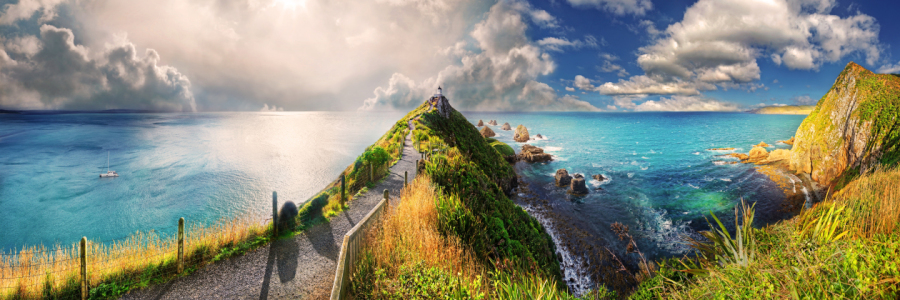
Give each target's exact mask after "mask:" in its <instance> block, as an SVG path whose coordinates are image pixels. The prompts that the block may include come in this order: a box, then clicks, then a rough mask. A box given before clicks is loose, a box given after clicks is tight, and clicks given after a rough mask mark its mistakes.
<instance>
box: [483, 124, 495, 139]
mask: <svg viewBox="0 0 900 300" xmlns="http://www.w3.org/2000/svg"><path fill="white" fill-rule="evenodd" d="M479 133H481V136H482V137H486V138H489V137H493V136H495V135H497V134H496V133H494V131H493V130H491V128H490V127H487V126H484V127H481V131H479Z"/></svg>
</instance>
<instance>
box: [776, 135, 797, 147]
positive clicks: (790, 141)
mask: <svg viewBox="0 0 900 300" xmlns="http://www.w3.org/2000/svg"><path fill="white" fill-rule="evenodd" d="M779 142H782V143H785V144H788V145H792V146H793V145H794V137H791V139H789V140H784V141H779Z"/></svg>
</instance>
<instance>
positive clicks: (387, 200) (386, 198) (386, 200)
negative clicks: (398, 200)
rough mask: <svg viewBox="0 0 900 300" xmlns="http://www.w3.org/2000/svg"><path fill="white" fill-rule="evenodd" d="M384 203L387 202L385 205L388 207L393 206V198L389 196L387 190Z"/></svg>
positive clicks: (385, 190)
mask: <svg viewBox="0 0 900 300" xmlns="http://www.w3.org/2000/svg"><path fill="white" fill-rule="evenodd" d="M384 201H385V203H384V204H385V205H388V206H390V205H391V197H390V196H389V192H388V190H387V189H384Z"/></svg>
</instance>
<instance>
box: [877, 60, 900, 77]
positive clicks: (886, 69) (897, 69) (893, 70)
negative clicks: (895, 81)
mask: <svg viewBox="0 0 900 300" xmlns="http://www.w3.org/2000/svg"><path fill="white" fill-rule="evenodd" d="M878 73H886V74H897V73H900V62H897V63H896V64H893V65H892V64H886V65H884V66H881V68H878Z"/></svg>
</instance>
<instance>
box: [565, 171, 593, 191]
mask: <svg viewBox="0 0 900 300" xmlns="http://www.w3.org/2000/svg"><path fill="white" fill-rule="evenodd" d="M566 192H567V193H569V194H572V195H576V196H583V195H587V194H588V192H590V191H589V190H588V188H587V185H585V183H584V176H582V175H581V174H575V176H572V184H570V185H569V190H568V191H566Z"/></svg>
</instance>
